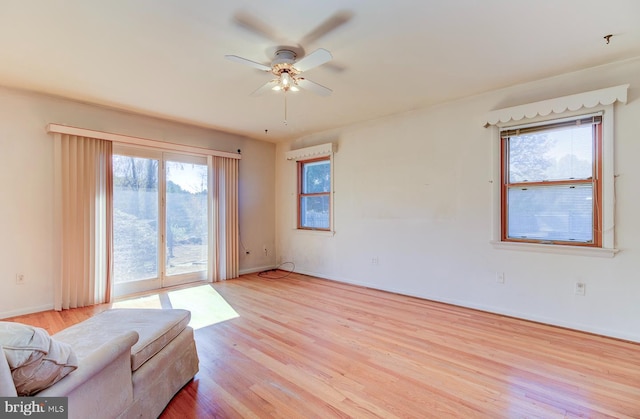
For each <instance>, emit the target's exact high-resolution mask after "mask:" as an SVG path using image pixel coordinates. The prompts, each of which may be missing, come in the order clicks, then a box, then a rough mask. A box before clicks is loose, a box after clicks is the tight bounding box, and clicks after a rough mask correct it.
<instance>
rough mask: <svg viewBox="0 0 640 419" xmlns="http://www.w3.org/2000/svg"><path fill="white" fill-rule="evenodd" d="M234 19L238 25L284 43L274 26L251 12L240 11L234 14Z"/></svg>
mask: <svg viewBox="0 0 640 419" xmlns="http://www.w3.org/2000/svg"><path fill="white" fill-rule="evenodd" d="M233 21H234V23H235V24H236V25H238V26H240V27H241V28H243V29H246V30H248V31H249V32H253V33H254V34H256V35H258V36H261V37H263V38H267V39H269V40H271V41H275V42H277V43H282V37H281V36H280V35H279V34H278V31H276V30H275V29H274V28H272V27H271V26H269V25H268V24H266V23H265V22H263V21H262V20H260V19H259V18H257V17H255V16H254V15H252V14H250V13H249V12H246V11H243V10H241V11H239V12H237V13H236V14H235V15H234V16H233Z"/></svg>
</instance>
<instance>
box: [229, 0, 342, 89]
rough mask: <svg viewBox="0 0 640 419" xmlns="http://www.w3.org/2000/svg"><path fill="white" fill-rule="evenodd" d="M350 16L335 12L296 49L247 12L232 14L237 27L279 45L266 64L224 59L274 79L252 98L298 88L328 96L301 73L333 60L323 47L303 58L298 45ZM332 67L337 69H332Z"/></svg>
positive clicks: (330, 29)
mask: <svg viewBox="0 0 640 419" xmlns="http://www.w3.org/2000/svg"><path fill="white" fill-rule="evenodd" d="M352 17H353V13H352V12H351V11H348V10H341V11H338V12H336V13H334V14H333V15H331V16H329V17H328V18H327V19H326V20H324V21H323V22H321V23H320V24H319V25H318V26H317V27H315V28H314V29H312V30H311V31H310V32H309V33H308V34H306V35H305V36H303V37H302V39H301V40H300V43H299V44H297V46H290V45H291V43H290V41H289V42H287V41H286V40H285V38H284V37H283V36H281V35H280V34H279V33H278V31H277V30H276V29H275V28H273V27H271V26H269V25H268V24H267V23H265V22H264V21H262V20H261V19H259V18H258V17H256V16H255V15H253V14H251V13H249V12H247V11H239V12H237V13H236V14H235V15H234V22H235V23H236V24H237V25H238V26H240V27H242V28H244V29H246V30H248V31H250V32H252V33H254V34H255V35H258V36H261V37H264V38H267V39H269V40H271V41H273V42H275V43H276V44H278V45H281V46H278V47H276V48H275V53H274V54H273V59H272V61H271V64H270V65H266V64H262V63H259V62H256V61H252V60H248V59H246V58H242V57H239V56H237V55H225V58H227V59H228V60H231V61H234V62H238V63H241V64H245V65H249V66H251V67H254V68H257V69H258V70H262V71H265V72H270V73H272V74H273V75H274V76H275V78H273V79H271V80H270V81H268V82H266V83H265V84H264V85H263V86H261V87H260V88H258V89H257V90H255V91H254V92H253V93H252V95H259V94H262V93H264V92H267V91H269V90H276V91H283V92H285V93H286V92H289V91H292V92H295V91H297V90H299V89H300V88H302V89H306V90H310V91H312V92H314V93H316V94H318V95H321V96H328V95H330V94H331V93H332V90H331V89H329V88H328V87H325V86H322V85H321V84H318V83H316V82H313V81H311V80H309V79H307V78H305V77H302V75H301V74H302V73H303V72H305V71H308V70H310V69H312V68H315V67H318V66H321V65H323V64H326V63H328V62H329V61H331V60H332V59H333V57H332V55H331V53H330V52H329V51H327V50H326V49H324V48H318V49H316V50H315V51H313V52H312V53H310V54H308V55H305V54H304V48H303V47H302V46H301V45H308V44H311V43H313V42H315V41H317V40H318V39H319V38H321V37H323V36H325V35H327V34H328V33H329V32H331V31H334V30H335V29H337V28H338V27H340V26H342V25H344V24H346V23H347V22H349V20H351V18H352ZM287 45H289V46H287ZM336 68H339V67H338V66H336Z"/></svg>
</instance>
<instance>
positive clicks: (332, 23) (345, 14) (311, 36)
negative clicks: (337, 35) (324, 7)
mask: <svg viewBox="0 0 640 419" xmlns="http://www.w3.org/2000/svg"><path fill="white" fill-rule="evenodd" d="M351 18H353V12H352V11H350V10H340V11H338V12H336V13H335V14H333V15H332V16H329V18H327V19H326V20H325V21H324V22H322V23H321V24H320V25H318V26H317V27H316V28H315V29H313V30H312V31H311V32H309V33H308V34H306V35H305V36H304V38H302V40H300V44H301V45H309V44H311V43H313V42H315V41H317V40H318V39H320V38H321V37H323V36H325V35H326V34H328V33H329V32H331V31H333V30H335V29H337V28H338V27H340V26H342V25H344V24H345V23H347V22H348V21H350V20H351Z"/></svg>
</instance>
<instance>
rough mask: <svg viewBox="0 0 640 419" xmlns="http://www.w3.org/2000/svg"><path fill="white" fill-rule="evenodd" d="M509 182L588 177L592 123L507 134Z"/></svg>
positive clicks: (591, 159) (591, 157)
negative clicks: (510, 135) (517, 134)
mask: <svg viewBox="0 0 640 419" xmlns="http://www.w3.org/2000/svg"><path fill="white" fill-rule="evenodd" d="M508 141H509V182H510V183H514V182H527V181H528V182H536V181H542V180H565V179H588V178H590V177H591V176H592V175H593V126H592V125H584V126H576V127H570V128H561V129H557V130H552V131H544V132H540V133H533V134H526V135H520V136H514V137H510V138H509V140H508Z"/></svg>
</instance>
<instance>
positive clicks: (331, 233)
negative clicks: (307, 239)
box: [293, 228, 336, 237]
mask: <svg viewBox="0 0 640 419" xmlns="http://www.w3.org/2000/svg"><path fill="white" fill-rule="evenodd" d="M293 231H296V232H298V233H301V234H309V235H312V236H324V237H333V236H335V235H336V232H335V231H332V230H330V231H327V230H307V229H304V228H295V229H293Z"/></svg>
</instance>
